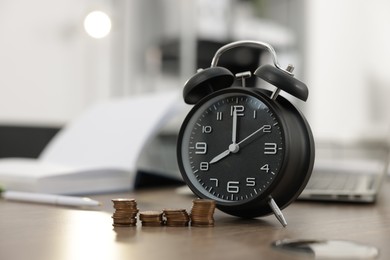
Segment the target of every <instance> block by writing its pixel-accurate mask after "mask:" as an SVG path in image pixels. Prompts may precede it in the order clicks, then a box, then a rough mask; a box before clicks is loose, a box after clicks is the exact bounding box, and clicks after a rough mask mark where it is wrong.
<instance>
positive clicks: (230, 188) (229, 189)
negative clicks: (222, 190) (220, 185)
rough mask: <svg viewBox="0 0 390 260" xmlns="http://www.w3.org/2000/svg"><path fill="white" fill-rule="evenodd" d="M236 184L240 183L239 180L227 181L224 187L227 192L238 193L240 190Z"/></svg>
mask: <svg viewBox="0 0 390 260" xmlns="http://www.w3.org/2000/svg"><path fill="white" fill-rule="evenodd" d="M238 185H240V182H239V181H228V183H227V187H226V189H227V192H230V193H239V192H240V187H239V186H238Z"/></svg>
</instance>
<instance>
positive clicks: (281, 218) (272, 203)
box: [268, 196, 287, 227]
mask: <svg viewBox="0 0 390 260" xmlns="http://www.w3.org/2000/svg"><path fill="white" fill-rule="evenodd" d="M268 204H269V206H270V207H271V209H272V211H273V212H274V214H275V217H276V218H277V219H278V220H279V222H280V224H282V225H283V227H285V226H287V221H286V219H285V218H284V216H283V213H282V211H281V210H280V208H279V206H278V205H277V204H276V202H275V200H274V199H273V198H272V197H271V196H270V197H269V200H268Z"/></svg>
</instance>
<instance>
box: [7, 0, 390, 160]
mask: <svg viewBox="0 0 390 260" xmlns="http://www.w3.org/2000/svg"><path fill="white" fill-rule="evenodd" d="M388 10H390V2H389V1H386V0H372V1H363V0H339V1H326V0H277V1H275V0H274V1H272V0H213V1H207V0H193V1H182V0H161V1H154V0H83V1H76V0H66V1H65V0H59V1H49V0H35V1H27V0H12V1H10V0H2V1H0V71H1V73H0V75H1V76H0V157H7V156H27V157H34V156H37V155H38V154H39V152H40V150H41V149H42V148H43V147H44V146H45V144H46V143H47V142H48V141H49V140H50V138H51V137H52V136H54V135H55V134H56V133H57V131H58V130H59V129H61V128H62V127H63V126H64V125H65V124H67V122H69V121H71V120H72V119H73V118H75V117H76V116H77V115H79V114H80V113H81V112H82V111H84V110H85V109H86V108H87V107H89V106H91V105H93V104H96V103H98V102H102V101H105V100H108V99H112V98H121V97H126V96H135V95H140V94H144V93H150V92H156V91H167V90H179V91H180V90H181V89H182V87H183V84H184V82H185V81H186V79H187V78H189V77H190V76H191V75H193V74H194V73H195V71H196V69H197V68H199V67H203V68H204V67H207V66H209V63H210V62H211V58H212V55H213V54H214V52H215V50H216V49H217V48H219V47H220V46H222V45H223V44H225V43H228V42H231V41H235V40H244V39H250V40H259V41H264V42H268V43H270V44H271V45H273V46H274V48H275V50H276V52H277V54H278V58H279V61H280V63H281V65H282V66H284V67H286V66H287V65H288V64H289V63H292V64H293V65H294V66H295V71H294V73H295V75H296V77H297V78H299V79H300V80H302V81H304V82H305V83H307V85H308V87H309V90H310V95H309V99H308V101H307V102H306V103H304V102H301V101H296V102H295V104H296V105H297V106H299V107H300V108H301V109H302V110H303V112H304V114H305V115H306V116H307V118H308V120H309V122H310V124H311V126H312V130H313V132H314V136H315V137H316V139H317V140H341V141H345V142H350V141H356V140H361V139H364V140H371V141H379V142H382V143H387V142H388V140H389V137H388V136H390V132H389V126H390V115H389V113H388V111H390V105H389V102H388V100H387V99H388V97H390V73H388V71H387V70H388V61H389V60H390V48H389V46H390V29H389V28H390V16H389V15H388ZM93 11H100V12H103V13H104V14H106V15H107V16H97V20H96V21H94V20H92V21H89V22H87V21H86V17H88V15H89V14H91V12H93ZM95 14H96V13H95ZM99 14H102V13H99ZM99 17H100V18H99ZM107 18H108V19H107ZM102 19H103V20H102ZM95 25H96V26H97V27H98V29H99V28H100V29H106V30H107V31H106V32H99V31H98V32H97V35H94V34H93V32H91V31H88V30H93V29H94V28H93V27H94V26H95ZM91 26H92V27H91ZM85 27H86V28H85ZM99 33H102V34H99ZM237 52H238V53H236V54H235V55H231V56H230V58H228V59H227V60H226V64H227V65H229V64H230V65H232V66H234V65H235V66H237V67H238V68H237V70H240V69H241V68H244V69H245V70H248V69H247V68H246V67H247V66H248V67H249V68H252V67H253V66H255V67H256V66H258V65H259V64H260V63H266V62H269V57H268V56H267V55H266V54H265V53H262V52H260V53H258V52H251V51H248V50H237ZM253 84H257V85H261V84H262V83H261V82H258V81H256V82H253Z"/></svg>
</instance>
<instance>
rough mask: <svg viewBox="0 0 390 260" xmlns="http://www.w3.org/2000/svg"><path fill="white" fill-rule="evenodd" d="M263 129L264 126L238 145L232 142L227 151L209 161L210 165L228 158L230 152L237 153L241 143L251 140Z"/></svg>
mask: <svg viewBox="0 0 390 260" xmlns="http://www.w3.org/2000/svg"><path fill="white" fill-rule="evenodd" d="M263 128H264V126H262V127H260V128H259V129H257V130H256V131H254V132H253V133H251V134H250V135H248V136H247V137H245V138H244V139H242V140H241V141H240V142H239V143H238V144H236V143H234V142H233V143H232V144H230V145H229V149H227V150H225V151H223V152H222V153H220V154H218V155H217V156H215V157H214V158H213V159H211V161H210V162H209V163H210V164H213V163H216V162H218V161H220V160H221V159H223V158H225V157H226V156H228V155H229V154H230V153H231V152H232V153H237V152H238V151H239V150H240V145H241V144H242V143H244V142H245V141H247V140H248V139H249V138H251V137H252V136H254V135H255V134H257V133H258V132H260V131H261V130H263Z"/></svg>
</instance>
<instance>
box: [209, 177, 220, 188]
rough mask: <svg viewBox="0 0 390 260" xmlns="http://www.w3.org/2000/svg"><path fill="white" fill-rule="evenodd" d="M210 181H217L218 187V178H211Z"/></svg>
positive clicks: (216, 185)
mask: <svg viewBox="0 0 390 260" xmlns="http://www.w3.org/2000/svg"><path fill="white" fill-rule="evenodd" d="M210 181H214V182H215V187H218V184H219V182H218V179H216V178H210Z"/></svg>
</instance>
